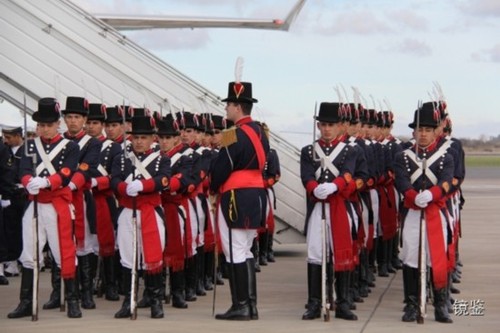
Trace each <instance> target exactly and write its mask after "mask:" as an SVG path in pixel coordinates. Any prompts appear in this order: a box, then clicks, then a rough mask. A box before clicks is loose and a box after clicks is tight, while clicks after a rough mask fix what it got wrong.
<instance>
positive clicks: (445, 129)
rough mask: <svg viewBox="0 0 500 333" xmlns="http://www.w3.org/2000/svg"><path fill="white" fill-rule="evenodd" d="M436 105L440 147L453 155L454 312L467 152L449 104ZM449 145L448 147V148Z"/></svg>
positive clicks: (450, 277)
mask: <svg viewBox="0 0 500 333" xmlns="http://www.w3.org/2000/svg"><path fill="white" fill-rule="evenodd" d="M434 107H435V108H436V109H437V110H439V113H440V119H441V122H440V124H439V126H438V127H437V128H436V132H437V135H438V137H439V138H438V147H439V148H440V149H441V147H444V148H442V149H447V152H448V153H449V154H450V155H451V156H452V157H453V165H454V171H453V180H452V182H451V188H450V192H449V194H448V200H446V207H447V208H448V213H449V216H450V221H451V222H450V224H449V231H450V233H451V237H449V240H450V241H449V247H448V250H449V255H448V258H449V260H448V267H449V273H448V280H449V281H448V290H447V295H448V296H447V303H446V304H447V307H448V309H449V312H450V313H452V312H453V305H452V303H451V296H450V293H454V294H455V293H460V290H459V289H458V288H456V287H455V286H454V283H460V277H461V271H460V269H459V266H458V264H457V263H458V262H459V257H458V241H459V237H460V236H461V216H460V215H461V214H460V209H461V205H462V204H463V202H464V199H463V196H462V191H461V190H460V186H461V184H462V182H463V180H464V178H465V154H464V150H463V148H462V143H461V142H460V140H458V139H456V138H452V137H451V136H450V134H451V119H450V118H449V115H448V113H447V105H446V102H445V101H444V100H440V101H436V102H434ZM446 147H447V148H446Z"/></svg>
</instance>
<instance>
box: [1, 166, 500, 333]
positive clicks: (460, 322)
mask: <svg viewBox="0 0 500 333" xmlns="http://www.w3.org/2000/svg"><path fill="white" fill-rule="evenodd" d="M463 191H464V195H465V198H466V204H465V208H464V210H463V222H462V228H463V232H462V238H461V240H460V242H461V244H460V255H461V259H462V262H463V264H464V266H463V274H462V282H461V283H460V284H456V287H457V288H459V289H460V290H461V293H460V294H454V295H453V297H454V298H455V300H457V301H460V304H462V305H463V306H465V307H466V308H464V307H462V309H464V310H467V312H468V315H465V314H462V315H458V313H457V314H452V318H453V321H454V323H453V324H441V323H437V322H436V321H435V320H434V314H433V307H432V305H430V304H429V305H428V309H427V317H426V319H425V323H424V324H423V325H418V324H416V323H403V322H402V321H401V316H402V308H403V303H402V300H403V287H402V276H401V275H402V274H401V271H398V272H397V273H396V274H391V275H390V277H387V278H383V277H377V281H376V287H375V288H372V293H371V294H370V296H369V297H368V298H366V299H365V302H364V303H357V307H358V309H357V310H356V311H355V313H356V314H357V315H358V318H359V319H358V321H355V322H351V321H345V320H340V319H336V318H335V317H334V315H333V313H332V316H331V320H330V321H329V322H324V321H322V320H320V319H317V320H313V321H303V320H301V317H302V313H303V312H304V303H305V302H306V299H307V284H306V261H305V258H306V249H305V244H275V251H276V259H277V260H276V263H272V264H269V265H268V266H265V267H262V272H261V273H258V275H257V279H258V309H259V315H260V319H259V320H256V321H249V322H227V321H219V320H215V319H214V318H213V317H212V300H213V297H212V296H213V292H208V293H207V296H204V297H198V301H196V302H193V303H189V309H186V310H180V309H174V308H172V307H171V306H170V305H165V306H164V310H165V318H163V319H151V318H149V309H139V311H138V317H137V320H135V321H132V320H130V319H114V318H113V315H114V313H115V312H116V311H117V310H118V309H119V308H120V305H121V302H109V301H105V300H103V299H102V298H100V299H96V303H97V309H95V310H82V311H83V318H81V319H69V318H67V317H66V314H65V313H61V312H59V310H40V312H39V320H38V321H37V322H32V321H31V318H30V317H26V318H20V319H7V313H8V312H10V311H12V310H13V309H14V308H15V307H16V306H17V304H18V297H19V283H20V277H13V278H10V279H9V280H10V285H9V286H0V333H11V332H12V333H25V332H26V333H28V332H30V333H32V332H37V333H73V332H74V333H77V332H96V333H100V332H120V333H129V332H134V333H136V332H150V333H153V332H176V333H177V332H182V333H190V332H221V333H222V332H250V331H252V332H273V333H279V332H287V333H293V332H301V333H302V332H333V331H335V332H367V333H368V332H373V333H376V332H384V333H390V332H398V333H399V332H439V333H443V332H457V333H458V332H474V331H475V332H499V331H500V287H499V286H497V285H496V283H497V282H498V280H499V279H498V277H499V276H500V259H499V257H498V255H499V253H500V170H492V169H484V170H482V169H474V170H468V175H467V179H466V181H465V183H464V185H463ZM228 289H229V287H228V283H227V281H226V285H224V286H218V287H217V298H216V306H215V310H216V311H215V312H216V313H221V312H224V311H226V309H227V308H228V307H229V305H230V296H229V292H228ZM49 293H50V271H47V272H42V273H41V283H40V300H41V303H43V302H45V301H46V300H48V297H49ZM473 304H478V305H479V306H476V307H473V306H472V305H473ZM40 308H41V306H40ZM474 311H476V312H477V313H475V314H474V313H473V312H474Z"/></svg>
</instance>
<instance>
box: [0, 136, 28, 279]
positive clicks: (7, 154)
mask: <svg viewBox="0 0 500 333" xmlns="http://www.w3.org/2000/svg"><path fill="white" fill-rule="evenodd" d="M2 135H3V141H4V143H5V146H3V144H1V143H0V159H1V161H0V168H2V170H1V172H0V177H1V179H0V181H1V184H0V189H1V192H2V201H1V203H2V211H3V214H2V215H3V216H2V217H3V224H2V222H0V285H2V284H8V283H9V281H8V280H7V278H6V276H17V275H19V269H18V265H17V258H19V256H20V255H21V251H22V249H23V240H22V231H23V230H22V225H23V224H22V220H23V211H24V206H25V205H26V192H25V190H24V187H23V186H22V184H21V179H20V178H19V164H20V162H21V158H22V156H23V154H24V146H23V130H22V128H21V127H10V128H6V127H3V129H2ZM2 217H0V219H1V218H2ZM0 221H1V220H0ZM4 266H5V276H4V271H3V270H4Z"/></svg>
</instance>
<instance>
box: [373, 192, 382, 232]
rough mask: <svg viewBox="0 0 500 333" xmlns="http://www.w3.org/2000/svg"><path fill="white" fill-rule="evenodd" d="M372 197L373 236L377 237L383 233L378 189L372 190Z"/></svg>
mask: <svg viewBox="0 0 500 333" xmlns="http://www.w3.org/2000/svg"><path fill="white" fill-rule="evenodd" d="M370 198H371V200H372V210H373V238H377V237H378V236H379V235H382V232H381V231H382V230H381V227H380V214H379V198H378V193H377V190H374V189H372V190H370Z"/></svg>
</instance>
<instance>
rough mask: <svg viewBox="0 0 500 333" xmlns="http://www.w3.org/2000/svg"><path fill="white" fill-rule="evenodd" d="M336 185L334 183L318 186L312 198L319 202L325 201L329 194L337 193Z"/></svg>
mask: <svg viewBox="0 0 500 333" xmlns="http://www.w3.org/2000/svg"><path fill="white" fill-rule="evenodd" d="M337 189H338V188H337V185H335V184H334V183H323V184H319V185H318V186H317V187H316V188H315V189H314V191H313V193H314V196H315V197H316V198H318V199H320V200H324V199H326V198H327V197H328V196H329V195H330V194H333V193H335V192H336V191H337Z"/></svg>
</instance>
